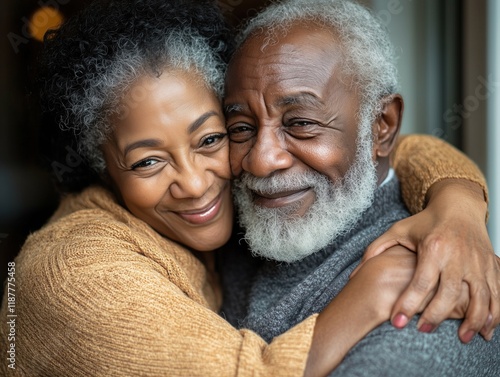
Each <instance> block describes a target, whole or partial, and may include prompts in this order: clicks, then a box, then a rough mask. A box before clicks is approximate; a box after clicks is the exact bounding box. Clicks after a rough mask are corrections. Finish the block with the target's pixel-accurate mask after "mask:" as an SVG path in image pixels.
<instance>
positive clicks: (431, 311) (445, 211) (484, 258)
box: [354, 180, 500, 343]
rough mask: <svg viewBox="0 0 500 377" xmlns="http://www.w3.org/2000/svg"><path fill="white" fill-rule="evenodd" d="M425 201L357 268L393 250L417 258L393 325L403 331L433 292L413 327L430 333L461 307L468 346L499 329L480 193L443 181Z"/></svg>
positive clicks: (497, 280) (499, 276) (496, 272)
mask: <svg viewBox="0 0 500 377" xmlns="http://www.w3.org/2000/svg"><path fill="white" fill-rule="evenodd" d="M428 197H429V201H428V204H427V207H426V209H424V210H423V211H422V212H420V213H418V214H416V215H414V216H412V217H409V218H407V219H404V220H402V221H400V222H398V223H396V224H394V225H393V226H392V227H391V228H390V229H389V231H387V232H386V233H385V234H383V235H382V236H381V237H380V238H378V239H377V240H375V241H374V242H373V243H372V244H371V245H370V246H369V247H368V249H367V251H366V253H365V256H364V257H363V260H362V262H361V265H362V264H363V263H365V262H366V261H367V260H368V259H370V258H372V257H373V256H375V255H378V254H380V253H382V252H384V251H385V250H387V249H389V248H391V247H392V246H394V245H398V244H399V245H403V246H405V247H406V248H408V249H410V250H412V251H415V252H417V255H418V260H417V261H418V263H417V267H416V271H415V274H414V276H413V279H412V280H411V282H410V285H409V286H408V288H407V289H406V290H405V291H404V292H403V294H402V295H401V296H400V297H399V299H398V300H397V301H396V304H395V305H394V308H393V310H392V314H391V320H392V323H393V324H394V325H395V326H396V327H404V326H405V325H406V324H407V323H408V321H409V320H410V319H411V317H412V316H413V315H415V314H416V313H417V312H418V309H419V307H421V306H422V304H423V303H425V301H426V299H427V298H428V297H429V295H430V294H431V292H432V291H433V290H435V289H437V292H436V294H435V296H434V297H433V298H432V299H431V301H430V303H429V304H428V305H427V307H426V308H425V310H424V311H423V313H422V315H421V317H420V320H419V322H418V326H419V329H420V330H421V331H424V332H431V331H433V330H434V329H435V328H436V327H437V326H438V325H439V324H440V323H441V322H442V321H443V320H444V319H446V318H451V317H454V316H452V313H453V311H454V310H459V311H460V310H462V308H464V307H465V308H467V311H466V313H465V319H464V321H463V323H462V325H461V326H460V329H459V337H460V339H461V341H462V342H464V343H468V342H469V341H470V340H471V339H472V338H473V337H474V335H475V334H477V333H478V332H479V333H481V335H482V336H483V337H484V338H485V339H487V340H489V339H491V337H492V336H493V331H494V328H495V327H496V326H497V325H498V324H499V323H500V260H499V258H498V257H496V256H495V254H494V252H493V248H492V245H491V242H490V239H489V237H488V233H487V230H486V226H485V221H484V220H485V215H486V203H485V201H484V198H483V192H482V190H481V189H480V188H479V186H478V185H476V184H474V183H471V182H468V181H465V180H444V181H441V182H438V183H436V184H434V185H433V186H432V187H431V189H430V190H429V193H428ZM361 265H360V266H361ZM358 269H359V268H358ZM358 269H356V271H355V272H354V273H356V272H357V271H358ZM464 285H466V286H467V287H468V290H469V298H468V300H467V298H465V301H467V302H464V295H461V291H462V289H463V287H464Z"/></svg>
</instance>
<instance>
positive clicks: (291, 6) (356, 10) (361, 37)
mask: <svg viewBox="0 0 500 377" xmlns="http://www.w3.org/2000/svg"><path fill="white" fill-rule="evenodd" d="M296 21H306V22H314V23H315V24H317V25H320V26H322V27H326V28H329V29H330V30H332V31H333V33H334V35H335V36H336V37H338V38H339V42H340V43H341V46H342V51H343V54H344V55H343V57H344V60H343V72H344V73H345V74H346V75H348V77H351V78H352V79H353V82H354V85H355V86H356V90H358V93H359V94H360V100H361V104H362V105H361V109H360V112H361V113H364V114H366V115H368V116H369V117H370V119H373V118H374V117H376V116H377V114H378V113H379V112H380V110H381V109H382V106H383V102H381V99H382V98H383V97H385V96H387V95H390V94H393V93H396V92H397V90H398V74H397V68H396V65H395V53H394V48H393V45H392V44H391V42H390V40H389V37H388V34H387V31H386V29H385V27H384V26H383V25H382V23H381V22H379V20H378V19H377V18H376V17H375V16H374V15H373V14H372V13H371V12H370V11H368V10H367V9H366V8H364V7H363V6H361V5H359V4H357V3H354V2H351V1H349V0H288V1H280V2H276V3H275V4H273V5H271V6H269V7H268V8H266V9H265V10H264V11H263V12H261V13H260V14H259V15H257V16H256V17H255V18H253V19H251V20H250V21H249V23H248V24H247V25H246V27H245V28H244V29H243V31H242V32H241V33H240V34H239V36H238V38H237V45H241V44H242V43H244V41H245V40H246V39H247V38H248V37H250V36H251V35H254V34H259V33H265V38H266V39H265V44H264V46H263V48H265V45H266V44H273V43H274V42H276V40H277V38H278V37H279V35H281V34H284V33H286V32H287V31H288V29H289V28H290V26H291V24H292V23H294V22H296ZM360 115H361V114H360Z"/></svg>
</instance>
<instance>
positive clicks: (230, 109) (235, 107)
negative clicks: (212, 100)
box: [224, 103, 243, 114]
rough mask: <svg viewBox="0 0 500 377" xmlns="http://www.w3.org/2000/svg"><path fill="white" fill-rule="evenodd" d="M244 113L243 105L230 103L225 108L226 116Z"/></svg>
mask: <svg viewBox="0 0 500 377" xmlns="http://www.w3.org/2000/svg"><path fill="white" fill-rule="evenodd" d="M242 111H243V105H241V104H239V103H230V104H229V105H225V106H224V114H231V113H237V112H242Z"/></svg>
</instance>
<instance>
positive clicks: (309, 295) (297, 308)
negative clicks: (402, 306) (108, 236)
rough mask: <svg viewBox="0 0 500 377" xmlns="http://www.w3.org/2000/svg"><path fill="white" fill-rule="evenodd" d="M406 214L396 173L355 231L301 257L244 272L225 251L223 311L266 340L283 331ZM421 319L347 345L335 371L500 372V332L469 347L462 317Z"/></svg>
mask: <svg viewBox="0 0 500 377" xmlns="http://www.w3.org/2000/svg"><path fill="white" fill-rule="evenodd" d="M408 215H409V214H408V212H407V211H406V209H405V206H404V204H403V202H402V200H401V198H400V191H399V185H398V182H397V179H396V178H393V179H392V180H391V181H389V182H388V183H387V184H385V185H384V186H382V187H379V188H378V189H377V191H376V193H375V199H374V202H373V205H372V206H371V207H370V208H369V209H367V210H366V211H365V212H364V213H363V215H362V216H361V219H360V221H359V222H358V224H357V225H356V227H355V228H354V229H352V230H351V231H350V232H349V233H348V234H346V235H345V236H342V237H339V238H338V239H336V240H335V241H334V242H333V243H332V244H331V245H330V246H328V247H327V248H325V249H324V250H321V251H319V252H317V253H315V254H312V255H310V256H309V257H307V258H305V259H304V260H302V261H299V262H295V263H291V264H286V263H276V262H273V261H261V262H260V263H258V264H257V263H254V264H247V270H246V271H245V270H244V268H243V267H242V266H243V265H244V263H245V262H244V261H243V257H242V258H238V256H237V255H235V254H231V255H227V260H226V261H225V262H226V265H225V266H224V267H225V269H224V271H225V272H224V279H223V280H224V283H225V292H224V294H225V298H227V300H225V303H224V305H223V309H222V310H223V313H224V314H225V315H226V316H227V318H228V319H230V320H231V321H232V322H233V323H234V324H235V325H236V326H241V327H245V328H249V329H252V330H254V331H256V332H257V333H260V334H261V335H262V336H263V337H264V338H265V339H268V340H269V339H272V338H273V337H276V336H279V335H280V334H282V333H283V332H285V331H286V330H287V329H289V328H290V327H292V326H294V325H295V324H297V323H298V322H300V321H301V320H302V319H304V318H307V317H308V316H310V315H311V314H312V313H317V312H320V311H322V310H323V309H324V308H325V306H326V305H328V303H329V302H330V301H331V300H332V299H333V298H334V297H335V296H336V295H337V294H338V293H339V292H340V290H341V289H342V288H343V287H344V286H345V285H346V284H347V282H348V279H349V274H350V273H351V272H352V271H353V269H354V268H355V267H356V265H357V264H358V263H359V261H360V259H361V257H362V255H363V252H364V250H365V248H366V247H367V246H368V245H369V244H370V243H371V242H372V241H373V240H374V239H375V238H377V237H378V236H379V235H380V234H382V233H383V232H384V231H385V230H386V229H387V228H388V227H389V226H390V225H391V224H392V223H394V222H395V221H397V220H399V219H402V218H404V217H406V216H408ZM247 257H248V256H247ZM242 261H243V263H242ZM233 267H234V268H233ZM233 272H236V273H237V275H235V274H234V273H233ZM234 290H238V291H237V292H234ZM416 321H417V319H416V318H415V319H414V320H413V321H412V322H411V323H410V324H409V325H408V326H407V327H406V328H405V329H403V330H396V329H395V328H394V327H393V326H392V325H391V324H390V323H388V322H386V323H384V324H382V325H381V326H379V327H378V328H376V329H375V330H373V331H372V332H371V333H370V334H369V335H368V336H367V337H366V338H364V339H363V340H362V341H361V342H360V343H358V344H357V345H356V346H355V347H354V348H353V349H352V350H351V351H350V353H349V354H348V356H347V357H346V358H345V359H344V361H343V362H342V363H341V364H340V366H339V367H338V368H337V369H336V370H335V371H334V373H332V376H363V377H400V376H405V377H428V376H439V377H456V376H460V377H492V376H500V356H499V355H500V336H499V334H497V335H496V336H495V338H494V340H493V341H492V342H491V343H487V342H486V341H484V340H483V339H482V338H480V337H476V338H475V339H474V341H473V342H472V343H471V344H468V345H464V344H462V343H461V342H460V340H459V338H458V335H457V331H458V326H459V321H454V320H448V321H445V323H443V324H442V325H441V326H440V328H439V330H438V331H437V332H436V333H434V334H423V333H420V332H418V331H417V329H416Z"/></svg>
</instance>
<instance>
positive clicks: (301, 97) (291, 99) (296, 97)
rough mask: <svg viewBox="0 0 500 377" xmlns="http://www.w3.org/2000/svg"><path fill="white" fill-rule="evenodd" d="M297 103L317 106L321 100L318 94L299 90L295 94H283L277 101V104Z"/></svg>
mask: <svg viewBox="0 0 500 377" xmlns="http://www.w3.org/2000/svg"><path fill="white" fill-rule="evenodd" d="M299 104H308V105H312V106H318V105H321V104H322V101H321V100H320V98H319V97H318V96H316V95H315V94H313V93H309V92H301V93H297V94H292V95H287V96H283V97H281V98H280V99H279V100H278V102H277V105H278V106H287V105H299Z"/></svg>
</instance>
